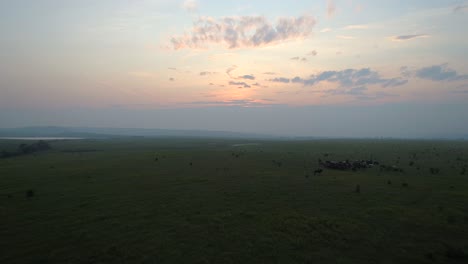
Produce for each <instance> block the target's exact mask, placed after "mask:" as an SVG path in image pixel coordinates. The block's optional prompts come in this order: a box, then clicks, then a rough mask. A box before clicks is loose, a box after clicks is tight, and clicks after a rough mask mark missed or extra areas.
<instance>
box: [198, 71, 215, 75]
mask: <svg viewBox="0 0 468 264" xmlns="http://www.w3.org/2000/svg"><path fill="white" fill-rule="evenodd" d="M213 74H217V72H209V71H202V72H200V76H207V75H213Z"/></svg>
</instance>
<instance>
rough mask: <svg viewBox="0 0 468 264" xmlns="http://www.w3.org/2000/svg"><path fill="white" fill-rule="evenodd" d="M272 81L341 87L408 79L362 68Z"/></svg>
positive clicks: (400, 82) (394, 83)
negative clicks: (325, 84)
mask: <svg viewBox="0 0 468 264" xmlns="http://www.w3.org/2000/svg"><path fill="white" fill-rule="evenodd" d="M270 81H272V82H282V83H289V82H292V83H301V84H303V85H305V86H313V85H315V84H318V83H320V82H323V81H328V82H336V83H339V84H340V86H341V87H347V88H350V87H356V86H366V85H373V84H377V85H380V86H382V87H395V86H401V85H404V84H406V83H407V82H408V80H406V79H403V78H400V77H397V78H391V79H386V78H382V77H381V76H380V74H379V73H378V72H376V71H373V70H371V69H370V68H363V69H359V70H357V69H346V70H342V71H324V72H321V73H318V74H316V75H311V76H310V77H309V78H301V77H298V76H297V77H294V78H293V79H289V78H284V77H281V78H275V79H270Z"/></svg>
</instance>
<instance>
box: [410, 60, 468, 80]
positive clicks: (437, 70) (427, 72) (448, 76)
mask: <svg viewBox="0 0 468 264" xmlns="http://www.w3.org/2000/svg"><path fill="white" fill-rule="evenodd" d="M416 77H418V78H421V79H427V80H432V81H459V80H468V75H466V74H464V75H461V74H458V72H457V71H455V70H453V69H451V68H448V67H447V65H446V64H443V65H434V66H429V67H425V68H421V69H419V70H417V71H416Z"/></svg>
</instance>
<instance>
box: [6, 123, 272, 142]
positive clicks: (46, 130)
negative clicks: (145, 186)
mask: <svg viewBox="0 0 468 264" xmlns="http://www.w3.org/2000/svg"><path fill="white" fill-rule="evenodd" d="M0 137H79V138H115V137H188V138H252V139H259V138H278V137H274V136H270V135H262V134H253V133H241V132H230V131H209V130H177V129H151V128H97V127H59V126H44V127H42V126H38V127H20V128H0Z"/></svg>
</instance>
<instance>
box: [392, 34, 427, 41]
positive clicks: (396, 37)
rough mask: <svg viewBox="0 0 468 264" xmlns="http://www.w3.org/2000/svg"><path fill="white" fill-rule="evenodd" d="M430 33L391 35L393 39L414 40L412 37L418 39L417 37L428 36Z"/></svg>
mask: <svg viewBox="0 0 468 264" xmlns="http://www.w3.org/2000/svg"><path fill="white" fill-rule="evenodd" d="M428 37H429V35H426V34H416V35H401V36H393V37H390V39H391V40H392V41H406V40H412V39H417V38H428Z"/></svg>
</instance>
